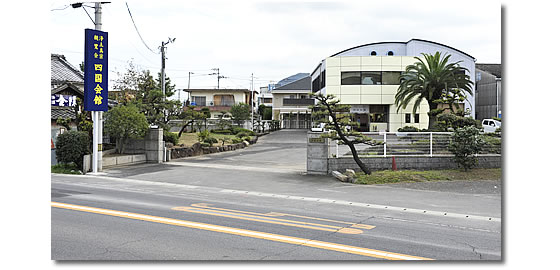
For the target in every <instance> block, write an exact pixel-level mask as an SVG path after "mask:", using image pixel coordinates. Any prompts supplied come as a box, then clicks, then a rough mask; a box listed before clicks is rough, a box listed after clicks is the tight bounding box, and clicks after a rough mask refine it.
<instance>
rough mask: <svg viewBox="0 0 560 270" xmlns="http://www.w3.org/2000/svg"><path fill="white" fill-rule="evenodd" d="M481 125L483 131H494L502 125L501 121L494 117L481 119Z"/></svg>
mask: <svg viewBox="0 0 560 270" xmlns="http://www.w3.org/2000/svg"><path fill="white" fill-rule="evenodd" d="M482 127H483V128H484V133H488V132H495V131H496V129H497V128H500V127H502V122H500V121H498V120H494V119H484V120H482Z"/></svg>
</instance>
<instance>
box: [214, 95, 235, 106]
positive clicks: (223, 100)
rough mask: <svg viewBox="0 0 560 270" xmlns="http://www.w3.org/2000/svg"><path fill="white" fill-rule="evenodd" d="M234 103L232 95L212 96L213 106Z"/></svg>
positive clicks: (231, 104)
mask: <svg viewBox="0 0 560 270" xmlns="http://www.w3.org/2000/svg"><path fill="white" fill-rule="evenodd" d="M234 104H235V101H234V98H233V95H216V96H214V106H233V105H234Z"/></svg>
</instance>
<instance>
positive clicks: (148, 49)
mask: <svg viewBox="0 0 560 270" xmlns="http://www.w3.org/2000/svg"><path fill="white" fill-rule="evenodd" d="M125 4H126V9H128V14H129V15H130V19H131V20H132V24H133V25H134V29H136V33H138V36H139V37H140V40H142V43H144V46H146V48H148V50H150V51H151V52H152V53H154V54H157V53H156V52H154V51H153V50H152V49H150V47H149V46H148V45H147V44H146V42H145V41H144V39H143V38H142V35H140V31H138V27H136V23H135V22H134V19H133V18H132V13H131V12H130V8H128V2H125Z"/></svg>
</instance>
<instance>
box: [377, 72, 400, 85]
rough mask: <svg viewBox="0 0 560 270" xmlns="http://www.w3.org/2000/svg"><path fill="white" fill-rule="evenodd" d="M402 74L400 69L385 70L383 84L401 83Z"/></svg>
mask: <svg viewBox="0 0 560 270" xmlns="http://www.w3.org/2000/svg"><path fill="white" fill-rule="evenodd" d="M400 76H401V72H400V71H383V72H382V74H381V79H382V84H383V85H399V84H400V81H399V77H400Z"/></svg>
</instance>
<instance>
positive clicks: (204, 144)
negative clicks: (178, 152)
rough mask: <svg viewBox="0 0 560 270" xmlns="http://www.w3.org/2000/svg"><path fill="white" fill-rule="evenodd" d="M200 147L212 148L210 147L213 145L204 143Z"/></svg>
mask: <svg viewBox="0 0 560 270" xmlns="http://www.w3.org/2000/svg"><path fill="white" fill-rule="evenodd" d="M200 146H201V147H210V146H212V145H211V144H209V143H205V142H203V143H201V144H200Z"/></svg>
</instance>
